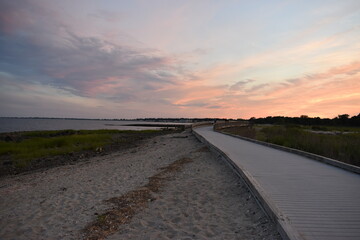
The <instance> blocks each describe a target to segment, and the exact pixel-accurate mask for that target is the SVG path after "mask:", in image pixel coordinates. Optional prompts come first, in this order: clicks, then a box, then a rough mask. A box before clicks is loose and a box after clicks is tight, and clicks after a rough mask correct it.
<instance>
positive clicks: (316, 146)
mask: <svg viewBox="0 0 360 240" xmlns="http://www.w3.org/2000/svg"><path fill="white" fill-rule="evenodd" d="M325 129H326V130H327V131H334V130H336V131H340V130H341V129H342V131H343V132H348V133H343V134H319V133H314V132H310V131H308V130H315V129H312V128H311V127H306V128H304V127H302V126H298V125H290V126H255V127H253V128H251V129H250V128H247V129H246V128H244V129H243V130H234V129H228V130H225V131H226V132H230V133H233V134H238V135H241V136H246V137H251V138H254V139H257V140H260V141H265V142H269V143H274V144H278V145H282V146H285V147H290V148H295V149H299V150H302V151H306V152H310V153H315V154H318V155H321V156H325V157H329V158H332V159H336V160H339V161H342V162H345V163H348V164H352V165H356V166H360V147H359V146H360V131H359V128H350V129H348V128H346V129H345V128H336V129H335V128H333V127H327V128H325V127H324V128H321V129H319V130H321V131H326V130H325ZM316 130H318V129H316Z"/></svg>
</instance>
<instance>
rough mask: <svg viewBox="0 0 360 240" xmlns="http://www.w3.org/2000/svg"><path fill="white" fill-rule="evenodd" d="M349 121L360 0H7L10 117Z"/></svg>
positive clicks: (0, 95) (355, 93) (355, 86)
mask: <svg viewBox="0 0 360 240" xmlns="http://www.w3.org/2000/svg"><path fill="white" fill-rule="evenodd" d="M344 113H347V114H350V115H351V116H352V115H357V114H358V113H360V1H359V0H353V1H351V0H336V1H333V0H288V1H285V0H284V1H280V0H278V1H276V0H262V1H261V0H257V1H256V0H254V1H250V0H246V1H245V0H244V1H235V0H234V1H232V0H223V1H218V0H213V1H211V0H208V1H205V0H181V1H179V0H172V1H171V0H167V1H165V0H164V1H158V0H151V1H150V0H143V1H136V0H129V1H122V0H102V1H100V0H76V1H73V0H61V1H56V0H2V1H0V117H4V116H22V117H25V116H31V117H82V118H138V117H221V118H222V117H226V118H250V117H266V116H300V115H308V116H312V117H316V116H319V117H330V118H333V117H335V116H337V115H338V114H344Z"/></svg>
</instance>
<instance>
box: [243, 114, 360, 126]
mask: <svg viewBox="0 0 360 240" xmlns="http://www.w3.org/2000/svg"><path fill="white" fill-rule="evenodd" d="M249 121H250V123H256V124H300V125H328V126H360V113H359V114H358V115H355V116H352V117H350V116H349V114H341V115H338V116H337V117H335V118H332V119H330V118H320V117H308V116H307V115H302V116H300V117H283V116H275V117H265V118H254V117H252V118H250V119H249Z"/></svg>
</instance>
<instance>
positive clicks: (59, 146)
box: [0, 130, 172, 175]
mask: <svg viewBox="0 0 360 240" xmlns="http://www.w3.org/2000/svg"><path fill="white" fill-rule="evenodd" d="M168 132H172V131H171V130H163V131H159V130H144V131H120V130H80V131H75V130H62V131H33V132H17V133H3V134H1V135H0V163H1V165H0V175H4V174H5V175H6V174H8V173H17V172H22V171H26V170H32V169H34V168H41V167H42V166H51V165H53V164H52V163H51V162H54V165H61V162H62V161H63V162H65V163H66V162H67V161H69V159H70V160H71V161H74V160H76V159H78V158H84V156H91V155H94V154H103V153H104V152H109V151H111V150H119V149H121V148H125V147H130V146H134V145H136V144H137V143H138V142H139V141H140V140H142V139H144V138H147V137H151V136H155V135H159V134H165V133H168ZM56 156H62V159H61V160H59V159H58V158H56Z"/></svg>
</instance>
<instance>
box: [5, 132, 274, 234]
mask: <svg viewBox="0 0 360 240" xmlns="http://www.w3.org/2000/svg"><path fill="white" fill-rule="evenodd" d="M132 193H146V194H150V195H146V196H147V198H146V199H145V200H146V201H138V203H137V204H135V202H136V199H135V198H134V199H132V198H131V196H133V195H131V194H132ZM125 197H126V199H130V200H131V201H129V202H128V203H127V205H126V209H127V210H129V206H130V205H131V204H130V203H131V202H133V203H134V204H133V206H132V208H130V210H131V214H128V215H126V216H123V215H119V214H118V215H117V216H116V217H117V220H116V218H115V222H113V223H111V224H112V225H111V226H110V227H109V228H107V227H106V226H105V227H104V226H102V224H104V222H105V221H106V219H107V217H108V216H109V214H110V213H114V212H115V213H123V212H124V211H123V210H122V209H121V207H124V204H123V203H124V199H125ZM120 203H121V204H120ZM128 213H129V211H128ZM107 214H108V215H107ZM115 215H116V214H115ZM124 219H125V220H124ZM122 220H124V224H120V223H119V222H121V221H122ZM116 221H118V222H116ZM98 226H100V227H98ZM0 239H255V240H257V239H281V238H280V236H279V234H278V233H277V231H276V229H275V226H274V225H273V224H272V223H271V222H270V221H269V219H268V218H267V217H266V215H265V214H264V213H263V212H262V211H261V209H260V208H259V207H258V205H257V203H256V201H255V200H254V199H253V197H252V196H251V194H250V193H249V191H248V189H247V188H246V186H245V185H244V184H243V182H242V181H241V180H240V179H239V178H238V177H237V176H236V175H235V174H234V173H233V172H232V170H231V169H230V168H229V167H228V166H227V165H226V164H225V163H224V162H223V160H222V159H221V158H219V157H218V156H215V155H214V154H212V153H211V152H210V151H209V150H208V149H207V148H206V147H205V145H203V144H202V143H200V142H199V141H197V139H196V138H195V137H194V136H193V135H192V134H191V133H190V132H189V131H187V132H183V133H175V134H169V135H163V136H157V137H154V138H151V139H147V140H145V141H143V142H142V143H141V144H139V146H138V147H136V148H130V149H127V150H123V151H119V152H115V153H111V154H108V155H105V156H97V157H93V158H91V159H89V160H88V161H85V162H79V163H77V164H73V165H65V166H60V167H55V168H52V169H47V170H40V171H36V172H33V173H27V174H20V175H15V176H7V177H4V178H2V179H0Z"/></svg>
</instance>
